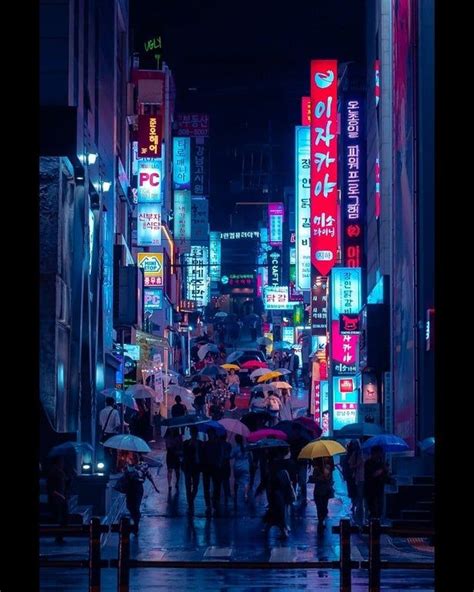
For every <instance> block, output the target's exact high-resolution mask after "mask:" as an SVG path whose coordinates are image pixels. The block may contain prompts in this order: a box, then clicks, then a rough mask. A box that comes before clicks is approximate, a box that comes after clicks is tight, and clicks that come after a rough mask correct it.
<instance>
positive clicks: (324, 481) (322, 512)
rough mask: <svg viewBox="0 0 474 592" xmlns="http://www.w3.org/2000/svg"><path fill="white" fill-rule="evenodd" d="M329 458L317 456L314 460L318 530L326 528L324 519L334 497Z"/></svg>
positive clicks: (313, 478)
mask: <svg viewBox="0 0 474 592" xmlns="http://www.w3.org/2000/svg"><path fill="white" fill-rule="evenodd" d="M333 466H334V465H331V463H330V462H329V458H316V459H314V460H313V467H314V469H313V476H312V481H313V483H314V503H315V504H316V510H317V513H318V530H319V531H321V530H322V529H323V528H325V526H326V525H325V523H324V521H325V520H326V518H327V515H328V505H329V500H330V498H332V497H334V480H333V475H332V474H333V470H334V468H333Z"/></svg>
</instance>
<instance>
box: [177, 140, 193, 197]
mask: <svg viewBox="0 0 474 592" xmlns="http://www.w3.org/2000/svg"><path fill="white" fill-rule="evenodd" d="M173 183H174V188H175V189H191V139H190V138H173Z"/></svg>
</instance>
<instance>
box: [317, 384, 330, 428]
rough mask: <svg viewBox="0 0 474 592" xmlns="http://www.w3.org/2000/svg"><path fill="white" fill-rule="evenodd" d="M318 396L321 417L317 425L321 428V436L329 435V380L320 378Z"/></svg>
mask: <svg viewBox="0 0 474 592" xmlns="http://www.w3.org/2000/svg"><path fill="white" fill-rule="evenodd" d="M320 398H321V403H320V406H321V419H320V423H319V425H320V426H321V429H322V430H323V433H322V434H321V436H323V437H326V436H329V382H328V381H327V380H321V384H320Z"/></svg>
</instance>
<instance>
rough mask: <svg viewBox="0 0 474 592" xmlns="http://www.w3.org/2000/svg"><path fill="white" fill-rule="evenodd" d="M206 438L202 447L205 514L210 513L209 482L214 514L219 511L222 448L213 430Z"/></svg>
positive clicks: (222, 461)
mask: <svg viewBox="0 0 474 592" xmlns="http://www.w3.org/2000/svg"><path fill="white" fill-rule="evenodd" d="M207 436H208V440H207V442H204V444H203V446H202V478H203V486H204V499H205V501H206V512H207V513H209V512H210V511H211V481H212V505H213V507H214V510H215V511H216V512H217V511H218V510H219V500H220V494H221V481H222V474H221V473H222V466H223V464H224V447H223V443H222V441H221V440H220V439H219V438H218V437H217V434H216V431H215V430H214V429H213V428H210V429H209V430H208V431H207Z"/></svg>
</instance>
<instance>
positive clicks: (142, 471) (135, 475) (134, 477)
mask: <svg viewBox="0 0 474 592" xmlns="http://www.w3.org/2000/svg"><path fill="white" fill-rule="evenodd" d="M124 477H125V482H126V492H125V499H126V506H127V510H128V511H129V512H130V516H131V518H132V520H133V532H134V534H135V535H138V528H139V524H140V518H141V512H140V506H141V503H142V498H143V483H144V482H145V479H148V480H149V481H150V482H151V484H152V485H153V488H154V489H155V491H156V493H160V491H159V489H158V487H157V486H156V484H155V482H154V480H153V477H152V475H151V472H150V469H149V468H148V464H147V463H146V462H144V461H143V460H142V457H141V456H139V455H138V454H137V453H136V452H130V453H129V454H128V456H127V459H126V464H125V468H124Z"/></svg>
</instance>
